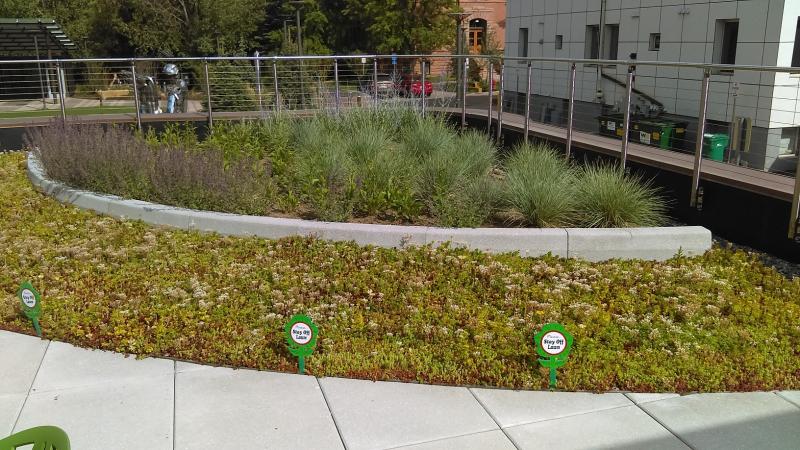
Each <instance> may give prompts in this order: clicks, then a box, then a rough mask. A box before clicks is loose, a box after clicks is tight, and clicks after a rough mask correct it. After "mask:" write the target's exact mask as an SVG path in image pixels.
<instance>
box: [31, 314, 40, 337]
mask: <svg viewBox="0 0 800 450" xmlns="http://www.w3.org/2000/svg"><path fill="white" fill-rule="evenodd" d="M31 321H32V322H33V329H34V331H36V336H38V337H42V327H40V326H39V319H38V318H37V317H34V318H33V319H31Z"/></svg>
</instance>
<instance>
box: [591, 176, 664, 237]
mask: <svg viewBox="0 0 800 450" xmlns="http://www.w3.org/2000/svg"><path fill="white" fill-rule="evenodd" d="M578 209H579V211H580V213H579V216H578V217H579V224H580V225H581V226H584V227H652V226H660V225H663V224H664V222H666V210H667V204H666V201H665V200H664V199H663V198H661V197H660V196H659V192H658V189H657V188H655V187H653V186H652V182H651V181H649V180H648V181H645V180H642V178H641V177H638V176H626V175H625V173H624V172H623V171H621V170H620V169H619V168H618V167H617V166H610V165H590V166H587V167H586V168H584V170H583V171H582V172H581V175H580V180H579V182H578Z"/></svg>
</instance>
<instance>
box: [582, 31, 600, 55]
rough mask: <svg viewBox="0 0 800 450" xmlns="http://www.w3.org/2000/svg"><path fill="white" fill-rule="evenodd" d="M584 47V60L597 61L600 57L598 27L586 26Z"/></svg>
mask: <svg viewBox="0 0 800 450" xmlns="http://www.w3.org/2000/svg"><path fill="white" fill-rule="evenodd" d="M584 42H586V47H585V49H584V52H583V57H584V58H586V59H598V58H599V57H600V26H599V25H587V26H586V40H585V41H584Z"/></svg>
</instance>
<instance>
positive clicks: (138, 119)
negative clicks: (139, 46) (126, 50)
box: [131, 59, 185, 131]
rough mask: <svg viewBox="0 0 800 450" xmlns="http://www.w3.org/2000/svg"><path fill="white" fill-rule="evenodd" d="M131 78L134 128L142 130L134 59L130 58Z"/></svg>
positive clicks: (140, 106)
mask: <svg viewBox="0 0 800 450" xmlns="http://www.w3.org/2000/svg"><path fill="white" fill-rule="evenodd" d="M131 78H133V81H132V83H133V106H134V107H135V108H136V128H137V129H138V130H139V131H142V105H141V103H140V101H139V84H138V83H137V82H136V60H134V59H131ZM184 101H185V99H184Z"/></svg>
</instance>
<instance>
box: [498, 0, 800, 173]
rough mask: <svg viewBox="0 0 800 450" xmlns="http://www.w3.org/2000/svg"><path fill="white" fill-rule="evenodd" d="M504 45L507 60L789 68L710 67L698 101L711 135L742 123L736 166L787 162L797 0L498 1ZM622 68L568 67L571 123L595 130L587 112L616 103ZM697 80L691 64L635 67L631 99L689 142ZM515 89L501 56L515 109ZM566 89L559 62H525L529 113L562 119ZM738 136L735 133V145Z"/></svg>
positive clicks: (794, 122)
mask: <svg viewBox="0 0 800 450" xmlns="http://www.w3.org/2000/svg"><path fill="white" fill-rule="evenodd" d="M505 41H506V47H505V54H506V56H509V57H517V56H531V57H555V58H592V59H595V58H600V59H621V60H628V59H630V58H631V57H635V58H636V60H638V61H681V62H697V63H719V64H743V65H763V66H787V67H788V66H793V67H798V74H797V75H792V74H788V73H784V74H772V73H766V72H762V73H760V72H749V71H744V70H737V71H734V72H728V71H722V72H721V73H714V74H713V76H712V78H711V86H710V95H709V107H708V119H709V121H710V122H711V125H710V128H711V131H717V132H721V133H727V132H728V124H729V123H730V122H731V121H732V116H734V115H735V116H737V117H740V118H743V119H745V121H744V127H743V130H746V129H747V124H748V121H749V123H750V124H752V127H753V128H752V141H751V146H750V154H749V155H745V161H746V162H745V163H747V164H750V165H752V166H754V167H758V168H764V169H768V170H778V171H784V170H789V167H794V164H796V160H797V158H796V154H797V149H798V141H799V139H798V137H799V136H798V133H800V104H799V101H800V48H798V47H799V46H800V0H726V1H711V0H508V5H507V21H506V37H505ZM601 69H602V70H601ZM626 72H627V67H626V66H623V65H620V66H606V67H602V68H598V67H597V66H596V65H579V66H578V73H577V79H576V100H578V101H579V102H578V103H577V104H576V116H575V119H576V121H577V125H578V127H579V128H582V129H586V130H593V131H596V130H597V127H598V125H597V120H596V117H597V115H599V114H601V113H609V112H613V111H614V110H616V109H619V108H620V107H621V106H622V105H623V102H624V98H625V87H624V82H625V79H626ZM614 80H616V81H614ZM701 80H702V71H701V70H700V69H693V68H677V67H667V68H664V67H658V68H656V67H647V66H642V65H639V66H637V68H636V81H635V87H636V89H637V91H639V94H637V95H635V96H634V105H635V107H636V108H637V109H638V110H639V111H640V112H641V113H643V114H647V113H650V112H653V111H655V110H656V109H663V111H664V113H665V114H666V115H667V116H671V117H674V118H676V119H681V118H683V119H685V120H687V121H689V122H690V134H689V135H687V139H691V140H692V141H693V140H694V135H693V133H694V131H693V129H695V128H696V121H697V120H696V118H697V116H698V111H699V96H700V89H701ZM737 86H738V89H737ZM525 89H526V65H525V64H524V63H520V62H513V61H511V62H509V63H508V64H507V65H506V93H507V94H510V95H509V98H512V99H515V100H516V101H514V102H513V103H514V106H515V108H516V109H517V110H518V111H521V106H520V105H524V99H519V96H520V95H521V96H522V97H524V92H525ZM567 90H568V71H567V65H565V64H555V63H539V62H537V63H534V65H533V82H532V92H533V93H534V104H533V107H532V109H531V115H532V116H533V117H534V118H535V119H536V120H541V121H545V122H554V123H562V124H563V123H564V120H565V119H564V117H565V114H566V111H565V109H566V102H565V100H564V99H566V98H567V97H568V94H567ZM515 92H516V94H517V95H515V94H514V93H515ZM734 93H736V95H734ZM648 97H649V98H648ZM734 101H735V103H736V106H735V111H734ZM744 137H745V133H744V132H743V133H742V139H740V140H739V142H740V143H742V142H744ZM687 144H690V143H687ZM743 145H744V144H741V145H740V148H743ZM687 148H693V147H692V146H691V145H687Z"/></svg>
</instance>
